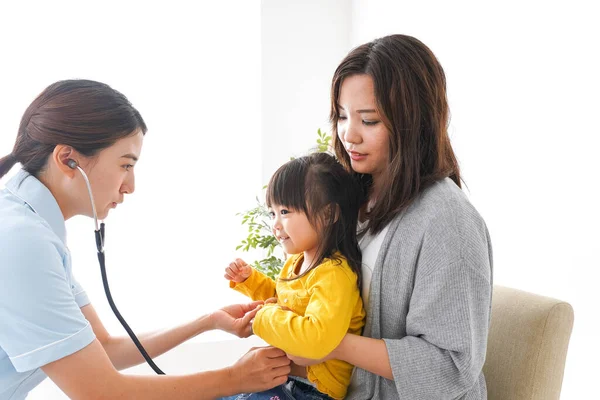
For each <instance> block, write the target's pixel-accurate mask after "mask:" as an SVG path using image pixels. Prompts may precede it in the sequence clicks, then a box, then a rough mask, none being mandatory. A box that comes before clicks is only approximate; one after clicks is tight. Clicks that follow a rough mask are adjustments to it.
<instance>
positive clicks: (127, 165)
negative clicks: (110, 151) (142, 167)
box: [123, 164, 133, 171]
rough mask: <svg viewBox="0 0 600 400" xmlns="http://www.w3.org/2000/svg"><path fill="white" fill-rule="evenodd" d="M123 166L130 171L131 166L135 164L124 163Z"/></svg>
mask: <svg viewBox="0 0 600 400" xmlns="http://www.w3.org/2000/svg"><path fill="white" fill-rule="evenodd" d="M123 168H125V171H129V170H130V169H131V168H133V164H126V165H123Z"/></svg>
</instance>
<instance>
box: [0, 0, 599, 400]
mask: <svg viewBox="0 0 600 400" xmlns="http://www.w3.org/2000/svg"><path fill="white" fill-rule="evenodd" d="M446 3H448V4H446ZM57 4H58V3H56V2H54V3H53V4H52V5H44V4H43V3H41V2H40V3H36V4H35V5H31V4H29V3H28V4H24V5H19V6H12V5H11V6H10V9H9V8H6V7H7V6H5V5H2V6H0V45H1V47H0V110H2V111H1V114H0V115H1V118H0V132H1V133H0V154H1V155H4V154H5V153H8V152H10V150H11V149H12V145H13V142H14V137H15V135H16V129H17V127H18V123H19V119H20V117H21V115H22V113H23V111H24V109H25V108H26V107H27V105H28V104H29V103H30V102H31V100H32V99H33V98H34V97H35V96H36V95H37V94H38V93H39V92H40V91H41V90H42V89H43V88H44V87H45V86H47V85H48V84H49V83H51V82H53V81H55V80H58V79H66V78H74V77H81V78H89V79H96V80H101V81H104V82H106V83H108V84H110V85H112V86H113V87H114V88H116V89H118V90H120V91H122V92H123V93H124V94H126V95H127V96H128V97H129V99H130V100H131V101H132V102H133V104H134V105H135V106H136V107H137V108H138V109H139V110H140V112H141V113H142V115H143V116H144V118H145V119H146V122H147V124H148V126H149V132H148V135H147V138H146V140H145V144H144V150H143V154H142V159H141V162H140V163H139V165H138V167H136V169H137V191H136V193H135V194H134V195H132V196H130V197H129V198H127V199H126V201H125V203H124V204H123V205H122V206H120V208H119V209H117V210H115V211H114V212H113V214H112V215H111V218H109V219H108V220H107V257H108V260H107V264H108V270H109V279H110V281H111V287H112V290H113V296H114V297H115V299H116V301H117V304H118V305H119V307H120V309H121V311H122V313H123V314H124V315H125V317H126V318H127V319H128V320H129V321H130V323H131V325H132V326H133V327H134V328H135V330H138V331H144V330H149V329H156V328H159V327H164V326H169V325H173V324H176V323H180V322H183V321H185V320H187V319H190V318H194V317H195V316H198V315H201V314H203V313H205V312H209V311H210V310H212V309H214V308H216V307H218V306H220V305H223V304H227V303H229V302H232V301H239V300H241V297H238V296H237V295H236V294H234V293H231V292H230V291H229V290H227V289H226V285H225V282H224V280H223V279H222V277H221V275H222V274H221V271H222V268H223V267H224V265H225V264H226V263H227V262H228V261H229V260H230V259H231V258H232V257H235V256H236V255H241V254H240V253H237V254H236V253H235V252H234V251H233V249H234V247H235V245H236V244H237V242H238V241H239V239H240V238H241V237H243V236H244V232H243V230H242V229H241V228H240V226H239V219H238V218H237V217H236V216H235V213H236V212H239V211H243V210H244V209H246V208H248V207H251V206H252V205H253V204H254V203H253V202H254V196H255V195H257V194H259V193H260V192H259V190H258V189H259V188H260V187H261V185H262V184H264V183H265V182H266V181H267V179H268V178H269V176H270V175H271V173H272V172H273V170H274V169H275V168H276V167H277V166H279V165H280V164H281V163H282V162H284V161H286V160H287V159H289V157H290V156H293V155H300V154H302V153H304V152H306V151H307V150H308V149H309V148H310V147H312V146H314V144H315V139H316V130H317V128H325V129H328V123H327V118H328V112H329V84H330V80H331V76H332V75H333V72H334V70H335V68H336V66H337V64H338V63H339V61H341V59H342V58H343V57H344V55H345V54H346V53H347V52H348V51H349V50H350V49H351V48H352V47H354V46H356V45H359V44H361V43H364V42H366V41H369V40H372V39H373V38H375V37H379V36H383V35H387V34H391V33H404V34H409V35H413V36H415V37H417V38H419V39H420V40H422V41H423V42H424V43H426V44H427V45H428V46H429V47H430V48H431V49H432V50H433V52H434V53H435V54H436V55H437V56H438V58H439V60H440V62H441V63H442V65H443V66H444V69H445V71H446V76H447V80H448V91H449V100H450V107H451V112H452V121H451V125H450V133H451V138H452V141H453V144H454V147H455V151H456V153H457V156H458V158H459V161H460V163H461V167H462V173H463V177H464V179H465V181H466V184H467V186H468V190H467V193H468V194H469V196H470V199H471V201H472V202H473V204H474V205H475V206H476V207H477V209H478V210H479V211H480V213H481V214H482V215H483V217H484V218H485V220H486V222H487V225H488V228H489V230H490V233H491V236H492V241H493V245H494V259H495V274H494V278H495V283H497V284H501V285H505V286H511V287H515V288H519V289H523V290H527V291H531V292H534V293H538V294H542V295H546V296H551V297H556V298H560V299H563V300H566V301H568V302H570V303H571V304H572V305H573V307H574V309H575V325H574V330H573V335H572V339H571V344H570V347H569V354H568V358H567V367H566V371H565V379H564V383H563V392H562V398H563V399H578V398H586V397H589V395H590V394H592V393H595V385H594V383H595V379H596V374H595V373H594V372H596V373H597V371H598V368H597V367H596V365H597V360H598V359H600V351H599V350H598V345H597V338H598V332H599V331H600V324H599V322H598V317H597V315H598V306H599V305H600V301H599V300H598V297H597V295H596V292H597V278H598V277H599V273H598V269H599V268H600V258H599V257H598V255H597V252H598V248H599V246H598V241H599V240H598V239H599V238H600V235H599V234H598V226H599V224H600V213H599V212H598V210H597V207H596V204H597V203H598V200H597V199H598V197H597V195H596V193H597V190H596V186H597V183H598V178H597V176H598V175H597V171H598V170H599V167H598V162H597V159H598V157H597V155H596V154H597V149H598V146H599V145H600V139H599V134H600V132H599V131H600V128H599V127H598V126H599V124H598V115H599V112H598V110H599V108H600V101H599V100H598V93H599V92H600V78H599V77H598V76H599V75H598V74H599V72H598V71H600V61H599V59H598V50H597V49H598V48H599V47H600V46H599V43H598V39H597V38H598V37H600V27H599V25H598V23H597V20H598V13H597V12H595V9H594V8H593V7H592V6H591V5H590V4H591V2H590V3H587V2H582V1H579V2H577V1H575V2H569V3H568V5H567V3H566V2H565V3H562V4H561V3H558V2H507V1H504V2H500V3H494V4H490V3H486V4H487V5H484V4H483V3H480V2H471V3H467V2H432V1H420V2H414V1H410V2H409V1H374V0H370V1H358V0H356V1H350V0H340V1H333V0H319V1H281V0H279V1H277V0H267V1H263V2H262V4H261V5H260V6H259V3H258V2H257V1H254V2H249V1H222V2H210V3H209V2H206V3H201V4H198V3H192V2H189V3H186V2H177V1H174V2H173V1H172V2H168V3H165V4H168V6H167V5H165V6H163V7H159V6H156V5H153V4H152V3H148V2H143V3H142V2H135V3H134V2H122V3H116V2H115V3H110V2H104V3H102V5H101V6H97V7H93V6H89V5H85V6H84V5H82V4H80V3H75V2H73V3H64V2H63V3H60V5H57ZM98 4H100V3H98ZM129 4H131V5H129ZM261 16H262V18H261ZM261 49H262V51H261ZM261 71H262V72H261ZM259 96H260V97H259ZM261 104H262V106H261ZM5 180H6V178H5V179H3V180H2V182H0V183H3V182H4V181H5ZM67 229H68V230H69V245H70V248H71V251H72V253H73V259H74V262H75V267H74V268H75V272H76V275H77V277H78V279H79V280H80V281H81V282H82V283H83V284H84V285H85V287H86V289H87V291H88V293H89V294H90V297H91V298H92V301H93V303H94V305H95V307H96V308H97V310H98V312H99V313H100V316H101V317H102V319H103V321H104V323H105V324H106V325H107V326H108V328H109V330H110V331H111V332H112V333H115V334H116V333H120V332H122V330H121V329H120V328H119V326H118V322H117V321H116V320H115V318H114V317H113V316H112V314H111V312H110V310H109V308H108V306H107V304H106V301H105V299H104V295H103V292H102V287H101V283H100V274H99V271H98V267H97V263H96V258H95V254H94V245H93V238H92V235H93V234H92V223H91V221H90V220H87V219H79V218H75V219H73V220H72V221H69V222H68V223H67ZM223 338H226V336H225V335H224V334H217V333H212V334H208V335H202V336H200V337H198V338H196V339H195V340H196V341H205V340H215V339H223ZM46 385H47V384H46ZM37 393H41V392H37ZM39 396H40V398H48V397H43V396H42V395H41V394H39ZM32 397H33V396H32Z"/></svg>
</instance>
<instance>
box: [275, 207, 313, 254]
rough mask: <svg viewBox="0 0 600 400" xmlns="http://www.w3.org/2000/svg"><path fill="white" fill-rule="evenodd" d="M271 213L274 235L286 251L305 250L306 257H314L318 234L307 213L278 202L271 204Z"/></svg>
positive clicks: (297, 252) (290, 252) (292, 252)
mask: <svg viewBox="0 0 600 400" xmlns="http://www.w3.org/2000/svg"><path fill="white" fill-rule="evenodd" d="M269 213H270V214H271V219H272V221H273V235H275V237H276V238H277V241H279V243H281V246H282V247H283V250H284V251H285V253H286V254H300V253H302V252H304V253H305V258H309V257H310V258H312V257H311V256H314V253H315V252H316V249H317V244H318V236H317V231H315V229H314V228H313V226H312V225H311V224H310V222H309V221H308V218H307V217H306V214H304V212H303V211H299V210H292V209H290V208H286V207H283V206H280V205H277V204H272V205H271V207H270V208H269ZM307 253H308V254H307Z"/></svg>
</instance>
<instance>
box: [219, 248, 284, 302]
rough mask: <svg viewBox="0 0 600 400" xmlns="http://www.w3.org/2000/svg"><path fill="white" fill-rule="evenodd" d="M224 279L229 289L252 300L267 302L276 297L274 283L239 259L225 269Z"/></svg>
mask: <svg viewBox="0 0 600 400" xmlns="http://www.w3.org/2000/svg"><path fill="white" fill-rule="evenodd" d="M225 278H226V279H228V280H229V287H230V288H232V289H234V290H236V291H238V292H240V293H242V294H245V295H246V296H248V297H250V298H251V299H252V300H267V299H269V298H271V297H275V296H276V293H275V288H276V284H275V281H273V279H271V278H269V277H268V276H266V275H265V274H263V273H261V272H260V271H257V270H255V269H254V268H252V267H251V266H250V265H248V264H247V263H246V262H245V261H244V260H242V259H240V258H238V259H236V260H235V261H234V262H232V263H231V264H229V266H228V267H227V268H226V269H225Z"/></svg>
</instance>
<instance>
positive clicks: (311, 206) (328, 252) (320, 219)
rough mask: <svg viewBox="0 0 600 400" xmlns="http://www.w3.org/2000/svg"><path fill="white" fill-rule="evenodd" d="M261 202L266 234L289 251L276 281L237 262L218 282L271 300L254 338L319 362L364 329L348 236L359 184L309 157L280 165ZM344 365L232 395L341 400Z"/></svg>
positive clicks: (329, 161) (319, 156) (333, 363)
mask: <svg viewBox="0 0 600 400" xmlns="http://www.w3.org/2000/svg"><path fill="white" fill-rule="evenodd" d="M266 200H267V206H268V207H269V210H270V214H271V218H272V219H273V234H274V235H275V236H276V237H277V240H278V241H279V242H280V243H281V245H282V247H283V249H284V251H285V253H286V254H290V256H289V258H288V259H287V261H286V263H285V265H284V266H283V269H282V271H281V274H280V277H279V280H278V281H277V282H275V281H273V280H272V279H270V278H268V277H267V276H265V275H263V274H262V273H260V272H259V271H257V270H255V269H253V268H251V267H250V266H249V265H248V264H246V263H245V262H244V261H243V260H240V259H237V260H236V261H235V262H233V263H231V264H230V265H229V266H228V267H227V268H226V270H225V277H226V278H227V279H229V281H230V286H231V287H232V288H234V289H235V290H237V291H239V292H241V293H244V294H245V295H247V296H249V297H251V298H252V299H254V300H268V299H270V298H273V297H277V299H276V302H271V303H270V302H268V301H267V302H266V304H265V305H264V307H263V308H262V309H261V310H260V311H259V312H258V313H257V314H256V316H255V318H254V323H253V325H252V328H253V331H254V333H255V334H256V335H258V336H260V337H261V338H262V339H264V340H265V341H266V342H268V343H269V344H270V345H272V346H274V347H277V348H280V349H282V350H284V351H285V352H286V353H288V354H291V355H296V356H300V357H307V358H314V359H319V358H322V357H324V356H325V355H327V354H329V353H330V352H331V351H332V350H333V349H334V348H336V347H337V346H338V344H339V343H340V341H341V340H342V338H343V337H344V335H345V334H346V333H354V334H360V332H361V330H362V327H363V325H364V319H365V312H364V309H363V303H362V299H361V297H360V291H359V287H360V284H361V282H360V281H361V266H360V263H361V253H360V249H359V247H358V243H357V238H356V226H357V220H358V211H359V208H360V206H361V204H362V203H363V194H362V192H361V186H360V185H359V183H358V181H357V180H355V179H354V178H353V177H352V176H351V175H350V174H349V173H348V172H346V171H345V170H344V168H343V167H342V166H341V165H340V164H339V163H338V162H337V161H336V160H335V158H334V157H332V156H331V155H328V154H325V153H315V154H312V155H309V156H306V157H301V158H297V159H294V160H292V161H289V162H288V163H286V164H284V165H283V166H282V167H280V168H279V169H278V170H277V172H275V174H274V175H273V177H272V178H271V181H270V182H269V185H268V188H267V197H266ZM352 368H353V367H352V365H350V364H348V363H346V362H343V361H339V360H329V361H326V362H323V363H319V364H315V365H312V366H310V367H307V368H298V371H292V376H291V377H290V379H289V380H288V382H287V383H286V384H284V385H281V386H279V387H276V388H275V389H272V390H270V391H268V392H262V393H254V394H245V395H240V396H238V397H235V396H234V397H232V398H233V399H248V398H251V399H262V398H265V399H271V398H278V397H277V396H279V398H281V399H285V398H289V397H286V396H292V398H299V399H302V398H323V399H329V398H335V399H341V398H344V396H345V395H346V389H347V386H348V384H349V383H350V377H351V374H352ZM293 375H298V377H296V376H293ZM306 378H307V379H306Z"/></svg>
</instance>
